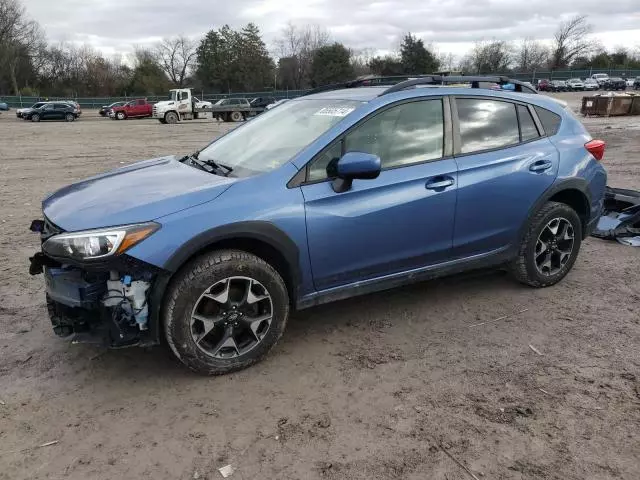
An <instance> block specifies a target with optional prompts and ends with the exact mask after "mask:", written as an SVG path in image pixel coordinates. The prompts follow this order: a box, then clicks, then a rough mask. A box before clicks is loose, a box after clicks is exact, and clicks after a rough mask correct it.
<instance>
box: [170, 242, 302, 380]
mask: <svg viewBox="0 0 640 480" xmlns="http://www.w3.org/2000/svg"><path fill="white" fill-rule="evenodd" d="M163 313H164V315H163V318H164V330H165V336H166V340H167V343H168V344H169V346H170V348H171V350H172V351H173V353H174V354H175V356H176V357H177V358H178V359H179V360H180V361H181V362H182V363H184V364H185V365H186V366H187V367H189V368H190V369H191V370H194V371H196V372H198V373H202V374H206V375H222V374H226V373H230V372H234V371H236V370H241V369H243V368H246V367H248V366H250V365H252V364H254V363H256V362H257V361H259V360H260V359H262V358H263V357H264V356H265V355H266V354H267V353H268V352H269V351H270V350H271V348H273V346H274V345H275V344H276V342H277V341H278V339H279V338H280V337H281V336H282V333H283V332H284V329H285V326H286V324H287V319H288V316H289V296H288V294H287V289H286V286H285V284H284V281H283V280H282V277H281V276H280V275H279V274H278V272H277V271H276V270H275V269H274V268H273V267H271V265H269V264H268V263H266V262H265V261H264V260H262V259H260V258H258V257H256V256H255V255H252V254H250V253H246V252H242V251H238V250H223V251H215V252H211V253H207V254H204V255H202V256H200V257H198V258H196V259H195V260H193V261H191V262H190V263H189V264H187V265H186V266H185V267H184V268H183V270H182V271H181V273H179V274H178V276H177V278H176V279H175V281H173V283H172V284H171V286H170V287H169V290H168V293H167V301H166V303H165V307H164V312H163Z"/></svg>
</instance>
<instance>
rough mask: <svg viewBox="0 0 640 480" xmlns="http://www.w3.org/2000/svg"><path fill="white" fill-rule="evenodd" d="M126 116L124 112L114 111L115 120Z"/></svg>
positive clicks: (123, 118)
mask: <svg viewBox="0 0 640 480" xmlns="http://www.w3.org/2000/svg"><path fill="white" fill-rule="evenodd" d="M126 118H127V115H126V113H124V112H118V113H116V119H117V120H125V119H126Z"/></svg>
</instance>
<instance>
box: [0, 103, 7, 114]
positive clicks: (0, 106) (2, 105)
mask: <svg viewBox="0 0 640 480" xmlns="http://www.w3.org/2000/svg"><path fill="white" fill-rule="evenodd" d="M0 110H4V111H5V112H6V111H7V110H9V104H8V103H6V102H0Z"/></svg>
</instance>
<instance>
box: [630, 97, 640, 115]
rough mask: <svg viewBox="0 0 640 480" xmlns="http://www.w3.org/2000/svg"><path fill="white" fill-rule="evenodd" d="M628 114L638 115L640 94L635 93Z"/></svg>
mask: <svg viewBox="0 0 640 480" xmlns="http://www.w3.org/2000/svg"><path fill="white" fill-rule="evenodd" d="M629 115H640V95H635V96H634V97H633V101H632V102H631V109H630V110H629Z"/></svg>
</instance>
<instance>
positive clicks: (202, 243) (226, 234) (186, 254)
mask: <svg viewBox="0 0 640 480" xmlns="http://www.w3.org/2000/svg"><path fill="white" fill-rule="evenodd" d="M234 238H243V239H254V240H259V241H261V242H263V243H266V244H268V245H270V246H271V247H273V248H275V249H276V250H277V251H278V252H280V253H281V254H282V256H283V257H284V258H285V260H286V261H287V263H288V264H289V268H290V269H291V271H292V273H293V274H294V279H296V280H297V279H298V278H299V275H298V274H297V273H298V272H299V268H300V265H299V254H300V252H299V249H298V246H297V245H296V244H295V242H294V241H293V240H291V238H289V236H288V235H287V234H286V233H284V232H283V231H282V230H280V229H279V228H278V227H276V226H275V225H274V224H273V223H270V222H264V221H247V222H237V223H231V224H228V225H222V226H220V227H215V228H212V229H210V230H206V231H204V232H202V233H200V234H198V235H196V236H195V237H193V238H192V239H191V240H189V241H188V242H186V243H185V244H183V245H182V246H181V247H180V248H179V249H178V250H176V251H175V252H174V254H173V255H172V256H171V257H170V258H169V259H168V260H167V261H166V262H165V264H164V265H163V266H162V268H163V269H165V270H168V271H170V272H176V271H178V269H179V268H180V267H181V266H182V265H184V263H185V262H186V261H187V260H188V259H189V258H191V257H192V256H193V255H195V254H196V253H197V252H199V251H201V250H203V249H206V248H207V247H209V246H210V245H213V244H215V243H217V242H220V241H223V240H230V239H234Z"/></svg>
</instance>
